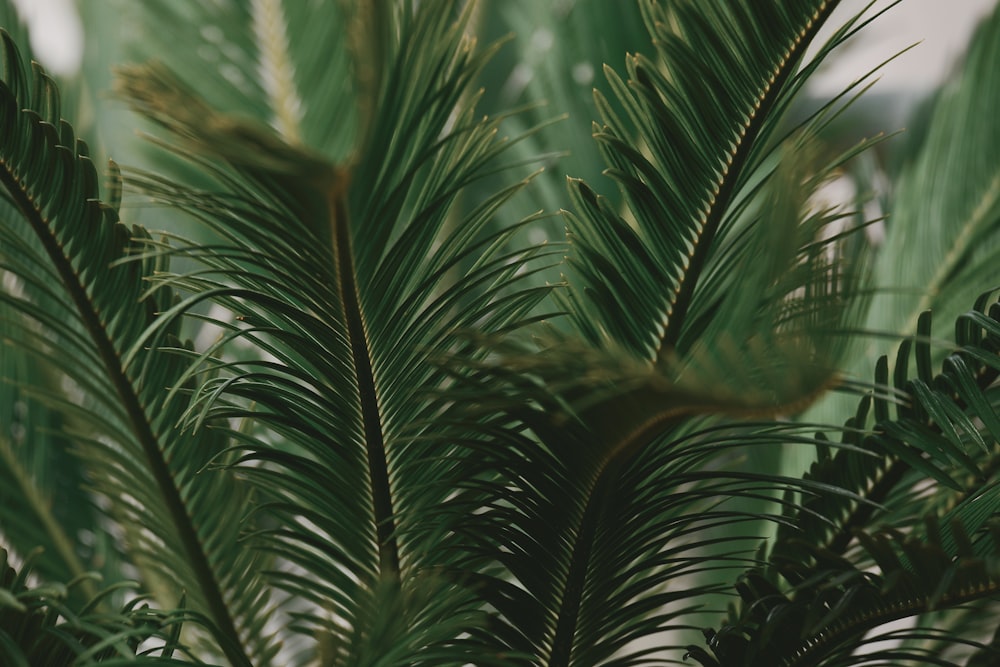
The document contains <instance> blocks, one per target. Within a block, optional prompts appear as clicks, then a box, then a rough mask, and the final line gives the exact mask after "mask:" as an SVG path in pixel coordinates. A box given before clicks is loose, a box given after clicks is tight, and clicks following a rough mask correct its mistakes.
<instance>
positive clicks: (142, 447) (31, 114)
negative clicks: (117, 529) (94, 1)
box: [0, 34, 273, 664]
mask: <svg viewBox="0 0 1000 667" xmlns="http://www.w3.org/2000/svg"><path fill="white" fill-rule="evenodd" d="M3 49H4V54H3V55H4V58H3V74H4V77H3V85H2V86H0V107H2V109H0V114H2V115H0V127H2V129H0V165H2V169H0V182H2V184H3V187H4V190H5V192H6V196H7V198H8V199H9V201H10V202H11V204H12V205H13V207H14V208H16V209H17V211H18V213H19V214H20V216H21V218H22V219H21V220H15V219H9V220H5V221H4V222H5V224H4V226H3V228H2V230H0V234H2V237H3V242H4V250H5V252H4V263H3V266H4V269H5V271H6V272H8V274H9V275H12V276H13V277H14V279H16V280H19V281H21V282H22V283H23V284H24V285H25V286H26V288H25V289H23V290H21V291H20V294H13V293H11V292H8V294H7V298H5V302H6V306H7V307H8V312H12V313H16V314H17V316H16V317H11V318H9V319H8V322H10V324H11V325H12V326H14V327H16V328H18V330H19V333H18V335H17V336H16V338H17V339H18V340H20V341H21V342H22V343H23V346H22V348H21V350H22V351H23V352H24V354H25V355H26V356H27V358H28V359H30V360H31V362H32V363H36V364H39V365H40V366H41V367H44V368H46V369H48V370H49V372H53V373H57V374H61V375H62V377H63V378H64V380H63V382H62V385H63V386H62V387H58V388H56V387H52V386H51V385H49V386H37V387H35V389H36V390H44V392H45V394H44V398H45V402H46V404H47V405H48V406H49V407H50V409H53V410H54V411H56V412H57V413H59V414H61V415H62V416H63V419H64V420H65V422H66V423H68V424H70V428H69V432H70V435H71V437H72V439H73V442H74V449H75V450H76V451H77V453H78V456H79V457H80V458H81V459H82V460H83V461H84V462H85V466H86V467H87V469H88V471H89V475H88V477H89V479H90V480H91V481H90V483H91V484H92V485H93V487H94V490H95V491H96V493H97V495H98V496H103V497H104V498H106V499H107V501H108V507H110V508H111V509H110V510H109V511H110V512H111V513H112V514H113V515H114V517H115V518H116V519H117V520H118V521H120V522H121V525H122V526H123V527H124V529H125V533H126V534H125V536H124V538H123V539H124V542H125V548H127V549H128V550H130V552H131V557H132V558H133V559H134V560H133V562H134V563H136V564H137V565H139V566H140V567H141V568H143V570H144V571H146V572H147V573H150V579H149V583H150V584H152V585H154V587H155V583H156V582H157V581H161V582H170V583H171V586H170V587H169V588H166V587H164V588H162V589H161V591H160V592H163V591H166V590H173V591H176V589H175V588H174V585H175V584H176V583H177V582H181V585H182V586H183V587H184V588H186V589H187V590H188V594H189V596H190V597H189V599H190V601H191V607H192V611H193V613H194V614H200V615H201V617H202V618H203V619H204V623H205V626H206V629H207V630H208V631H209V633H210V634H211V635H212V637H213V641H214V642H216V643H217V644H218V650H219V651H220V652H222V653H224V654H225V655H226V656H227V658H228V659H229V660H230V661H231V662H232V663H233V664H252V663H253V662H254V661H255V660H256V659H257V658H263V659H266V658H267V657H268V656H270V655H272V654H273V646H271V645H270V642H269V641H268V640H267V638H266V637H264V636H263V622H264V621H263V618H264V616H263V614H262V612H263V611H264V610H265V609H266V608H267V597H266V595H264V593H263V592H262V589H261V588H260V579H259V578H258V577H257V576H255V575H254V574H252V573H253V572H254V570H256V569H257V568H258V567H259V564H258V562H257V560H258V559H257V557H256V556H255V555H254V554H253V553H252V552H249V551H246V550H244V549H242V548H241V547H240V545H238V544H237V538H238V535H239V531H240V525H239V521H234V520H233V518H234V516H235V517H239V516H242V515H244V514H245V513H246V510H247V508H246V507H245V498H246V496H245V494H243V493H241V492H240V491H239V490H238V489H237V488H236V487H234V486H233V485H232V483H231V480H230V478H227V477H225V476H223V475H215V476H212V475H211V473H208V474H205V473H201V471H202V469H203V468H204V466H205V465H206V464H207V463H208V462H209V461H210V460H211V459H212V457H213V456H215V455H216V454H217V453H218V452H219V451H221V449H222V447H223V445H224V443H223V442H222V441H221V440H217V439H212V438H200V439H198V440H197V441H195V440H194V439H192V438H190V437H188V436H186V435H184V434H182V433H180V432H178V431H177V430H176V428H175V423H176V420H177V419H178V418H179V417H180V415H181V414H182V410H183V406H182V405H179V404H174V403H170V402H169V401H167V400H166V397H167V392H166V391H165V390H166V389H167V388H169V387H172V386H174V384H175V382H176V380H177V378H178V372H179V371H180V370H181V368H182V367H181V366H179V365H178V364H177V363H176V359H172V358H171V357H168V356H163V357H162V358H161V357H156V358H154V353H153V352H152V351H150V350H147V349H139V350H136V351H135V352H134V354H133V355H132V358H133V361H134V363H133V364H131V365H126V364H125V363H123V360H124V359H125V358H126V356H128V352H129V349H130V347H131V346H132V345H133V344H136V343H138V342H139V341H140V340H141V335H142V332H143V331H144V329H145V328H146V327H147V326H149V325H150V324H151V323H152V321H153V319H154V318H155V314H156V312H157V311H158V310H160V309H161V308H163V307H164V306H165V305H167V304H168V303H169V301H170V298H171V297H170V295H169V293H168V292H162V293H160V294H158V295H156V298H163V299H166V302H157V301H156V298H144V297H143V296H142V295H143V290H144V289H145V285H144V282H143V277H144V275H145V274H148V273H150V272H151V271H152V270H153V263H150V262H147V263H145V264H142V263H129V264H125V265H123V264H116V262H117V261H118V260H121V259H123V258H125V257H128V256H129V255H130V254H131V253H132V252H133V251H134V250H135V249H136V248H138V247H141V244H139V243H136V242H134V241H133V235H135V236H138V237H140V238H141V237H142V236H143V234H144V232H143V231H142V230H141V229H138V228H135V229H133V230H132V231H129V230H128V229H127V228H126V227H125V226H124V225H123V224H121V223H120V222H119V221H118V211H117V202H113V203H112V204H106V203H104V202H102V201H101V200H100V198H99V188H98V185H97V182H98V177H97V173H96V170H95V169H94V166H93V164H92V163H91V161H90V160H89V158H88V157H87V147H86V145H85V144H84V143H83V142H82V141H78V140H77V139H76V138H75V137H74V133H73V129H72V127H71V126H70V125H69V123H67V122H66V121H65V120H63V119H62V118H61V117H60V108H59V96H58V91H57V89H56V86H55V84H54V83H53V82H52V81H51V80H50V79H49V78H48V77H47V76H46V75H45V73H44V72H43V71H42V70H41V68H39V67H37V66H35V67H34V72H33V73H32V75H31V76H29V75H28V74H27V73H26V72H25V71H24V69H23V65H22V63H21V60H20V57H19V56H18V53H17V50H16V47H15V46H14V44H13V43H12V42H11V40H10V39H9V37H7V36H6V34H4V36H3ZM111 178H112V180H113V183H112V188H111V191H112V192H115V191H116V188H117V189H118V191H120V183H117V182H114V181H116V179H117V175H116V171H114V170H113V171H112V172H111ZM199 473H201V474H199ZM208 477H212V479H208ZM93 529H95V530H97V529H98V527H97V526H94V527H93ZM167 545H171V546H172V547H176V546H177V545H180V548H167ZM236 590H239V591H240V595H233V592H234V591H236ZM249 590H253V591H257V592H258V594H253V595H248V594H247V591H249ZM174 594H176V593H174ZM244 642H246V647H244ZM247 651H249V655H250V656H256V657H253V658H252V657H248V655H247V653H246V652H247Z"/></svg>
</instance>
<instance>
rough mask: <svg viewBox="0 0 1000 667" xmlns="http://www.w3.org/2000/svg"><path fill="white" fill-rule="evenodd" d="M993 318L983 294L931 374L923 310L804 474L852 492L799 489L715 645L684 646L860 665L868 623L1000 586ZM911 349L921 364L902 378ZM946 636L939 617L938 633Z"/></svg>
mask: <svg viewBox="0 0 1000 667" xmlns="http://www.w3.org/2000/svg"><path fill="white" fill-rule="evenodd" d="M987 306H988V307H987ZM998 317H1000V305H998V304H997V303H995V302H994V303H992V304H988V302H987V299H986V296H985V295H984V297H983V298H981V299H980V301H979V303H977V308H976V310H973V311H970V312H969V313H967V314H966V315H964V316H963V317H962V318H961V319H960V320H959V322H958V323H957V331H958V335H957V337H956V343H957V344H958V346H959V347H958V350H957V351H956V352H954V353H953V354H952V355H950V356H949V357H948V358H947V359H946V360H945V362H944V364H943V366H942V371H941V372H940V373H939V374H937V375H932V372H931V362H930V359H931V349H930V345H929V343H928V338H929V334H930V319H929V317H927V316H925V317H924V318H921V321H920V323H919V324H918V331H919V332H920V334H921V339H917V340H916V342H915V343H911V342H910V341H908V342H906V343H904V344H903V345H902V346H901V348H900V352H899V355H898V356H897V359H896V361H895V366H894V368H895V370H894V372H893V375H892V377H891V379H890V377H889V367H888V363H887V362H886V360H885V358H883V359H882V361H881V362H880V364H879V367H878V368H879V369H878V372H877V374H876V385H875V386H876V387H877V388H878V389H877V393H875V394H874V395H869V396H866V397H864V398H863V399H862V401H861V403H860V406H859V409H858V413H857V415H856V417H855V418H854V419H852V420H851V421H850V422H848V424H847V425H846V427H845V428H844V430H843V439H842V442H841V443H840V447H839V449H838V450H837V451H836V452H835V453H832V452H831V449H830V447H829V446H823V447H822V448H821V450H820V451H821V457H820V459H819V461H818V462H817V463H816V464H814V465H813V467H812V469H811V470H810V471H809V473H807V475H806V476H805V479H807V480H814V481H816V482H819V483H821V484H832V485H838V486H841V487H842V488H844V489H845V490H848V491H852V492H854V493H855V494H857V495H856V496H855V497H854V498H852V497H851V496H849V495H835V496H829V495H817V496H814V497H812V498H805V499H803V502H802V509H801V510H799V511H797V512H796V513H795V514H794V515H793V516H791V517H790V519H791V520H790V521H789V522H788V524H787V525H785V526H783V527H782V528H781V529H780V530H779V532H778V535H777V538H776V541H775V544H774V546H773V547H771V549H770V551H769V554H768V556H767V566H766V567H765V568H764V569H763V570H760V571H758V570H754V571H751V572H750V573H749V574H748V575H746V576H745V578H744V580H743V581H742V582H741V583H740V584H739V585H738V587H737V588H738V590H739V592H740V594H741V597H742V598H743V607H742V609H743V611H742V615H741V616H740V617H739V618H738V619H735V618H734V619H732V620H731V622H730V624H729V625H727V626H725V627H723V628H722V629H721V630H720V631H719V632H717V633H716V632H714V631H713V632H712V633H710V635H709V646H710V648H711V650H712V652H713V654H714V655H713V656H712V657H709V656H708V655H707V654H705V653H704V652H703V650H701V649H693V653H694V654H695V655H697V656H699V660H701V661H702V663H703V664H705V665H774V664H780V665H789V666H791V665H807V664H808V665H813V664H824V665H825V664H867V663H866V662H865V660H869V659H872V658H870V657H868V656H863V655H861V654H862V653H864V652H863V651H859V645H860V640H861V638H862V637H868V639H866V640H865V641H866V642H873V641H877V640H881V639H883V638H884V636H883V635H874V636H869V635H870V633H871V632H872V631H873V630H874V629H876V628H879V627H880V626H882V625H885V624H887V623H889V622H891V621H894V620H898V619H902V618H908V617H915V616H920V615H923V614H926V613H928V612H930V611H933V610H935V609H940V608H949V607H954V606H958V605H961V604H964V603H966V602H968V601H971V600H975V599H978V598H982V597H986V596H992V595H993V594H994V592H995V591H996V590H997V589H998V587H1000V583H998V581H997V576H998V575H997V573H998V570H997V565H998V562H997V556H998V553H1000V542H998V541H997V539H996V535H995V534H996V530H995V525H994V523H993V517H995V516H996V513H997V511H998V510H1000V496H998V495H997V488H998V486H997V484H996V481H995V480H994V479H993V471H994V469H995V467H996V462H997V456H998V453H997V449H996V448H997V445H996V443H997V441H998V436H1000V419H998V414H997V410H996V408H995V398H994V397H993V396H992V390H991V385H992V384H993V382H994V381H995V380H996V378H997V377H998V375H1000V358H998V357H997V354H996V351H997V349H1000V348H998V343H1000V320H998V319H997V318H998ZM911 351H912V352H913V353H915V356H916V357H917V361H916V367H917V369H918V374H917V377H915V378H912V379H909V378H908V369H909V367H910V356H911ZM869 412H871V413H872V415H871V416H870V415H869ZM870 418H873V420H874V424H873V425H872V426H869V425H868V422H869V419H870ZM857 498H863V499H864V500H863V502H859V501H858V500H857ZM882 526H886V528H882ZM889 527H891V528H889ZM873 570H874V572H873ZM891 636H892V637H894V638H895V639H897V640H900V639H903V638H904V637H905V633H904V634H901V633H894V634H892V635H891ZM947 637H948V635H947V634H946V633H944V632H943V629H942V633H941V634H940V635H938V637H937V641H939V642H942V643H943V642H945V641H946V640H947ZM955 641H964V640H961V639H958V638H955ZM982 651H983V653H982V655H986V649H985V648H983V649H982ZM855 652H858V657H857V658H856V659H857V661H858V662H857V663H855V662H851V661H850V656H852V655H854V654H855ZM904 653H905V649H900V650H899V651H897V652H896V653H892V655H895V656H896V657H897V658H898V659H902V658H903V657H904ZM886 655H890V654H886ZM910 657H911V658H914V659H916V658H917V657H918V656H917V655H916V654H914V655H911V656H910ZM994 659H995V658H994Z"/></svg>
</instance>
